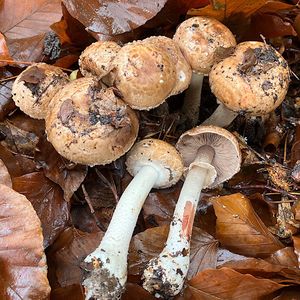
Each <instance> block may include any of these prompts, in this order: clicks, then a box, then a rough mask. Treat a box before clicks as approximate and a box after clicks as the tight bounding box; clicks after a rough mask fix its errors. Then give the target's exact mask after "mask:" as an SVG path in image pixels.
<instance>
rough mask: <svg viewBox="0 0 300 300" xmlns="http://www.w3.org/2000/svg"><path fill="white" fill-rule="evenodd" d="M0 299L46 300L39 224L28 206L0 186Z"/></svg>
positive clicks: (41, 238) (10, 191)
mask: <svg viewBox="0 0 300 300" xmlns="http://www.w3.org/2000/svg"><path fill="white" fill-rule="evenodd" d="M0 194H1V197H0V236H1V239H0V274H1V280H0V299H6V300H15V299H47V298H48V295H49V293H50V286H49V283H48V279H47V266H46V257H45V254H44V250H43V236H42V228H41V222H40V220H39V218H38V217H37V215H36V212H35V211H34V209H33V207H32V205H31V204H30V202H29V201H28V200H27V199H26V198H25V197H24V196H23V195H21V194H19V193H17V192H15V191H14V190H12V189H11V188H9V187H7V186H5V185H2V184H1V185H0Z"/></svg>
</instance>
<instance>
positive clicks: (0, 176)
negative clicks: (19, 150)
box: [0, 159, 12, 188]
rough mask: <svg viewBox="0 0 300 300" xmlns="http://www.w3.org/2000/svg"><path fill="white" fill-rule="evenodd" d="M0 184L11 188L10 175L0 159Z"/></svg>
mask: <svg viewBox="0 0 300 300" xmlns="http://www.w3.org/2000/svg"><path fill="white" fill-rule="evenodd" d="M0 184H1V185H2V184H3V185H6V186H8V187H10V188H11V187H12V182H11V178H10V175H9V173H8V170H7V168H6V166H5V164H4V162H3V160H2V159H0Z"/></svg>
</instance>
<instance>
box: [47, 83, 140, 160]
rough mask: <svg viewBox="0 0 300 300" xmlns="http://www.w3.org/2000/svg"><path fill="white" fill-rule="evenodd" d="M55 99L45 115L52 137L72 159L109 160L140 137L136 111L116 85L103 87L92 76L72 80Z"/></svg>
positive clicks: (121, 152) (125, 150) (120, 153)
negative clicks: (121, 97)
mask: <svg viewBox="0 0 300 300" xmlns="http://www.w3.org/2000/svg"><path fill="white" fill-rule="evenodd" d="M53 103H54V106H53V108H52V110H51V111H50V112H49V114H48V115H47V117H46V119H45V121H46V133H47V136H48V140H49V141H50V142H51V143H52V145H53V146H54V148H55V149H56V150H57V152H58V153H60V154H61V155H62V156H64V157H66V158H67V159H69V160H71V161H74V162H76V163H80V164H86V165H98V164H99V165H104V164H108V163H110V162H112V161H114V160H116V159H117V158H119V157H120V156H122V155H123V154H125V153H126V152H127V151H128V150H129V149H130V148H131V146H132V145H133V143H134V141H135V139H136V137H137V133H138V127H139V126H138V119H137V117H136V115H135V112H134V111H133V110H132V109H131V108H130V107H128V106H127V105H126V104H125V103H124V102H123V101H122V100H121V99H119V98H118V97H117V96H116V95H115V93H114V89H113V88H101V87H100V86H99V84H98V83H97V82H96V81H94V80H93V79H92V78H80V79H77V80H74V81H72V82H70V83H69V84H68V85H66V86H65V87H64V88H63V89H62V90H61V91H60V92H58V93H57V94H56V96H55V98H54V99H53Z"/></svg>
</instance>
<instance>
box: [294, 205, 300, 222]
mask: <svg viewBox="0 0 300 300" xmlns="http://www.w3.org/2000/svg"><path fill="white" fill-rule="evenodd" d="M293 210H294V211H295V219H296V220H297V221H300V201H297V202H296V203H295V205H294V207H293Z"/></svg>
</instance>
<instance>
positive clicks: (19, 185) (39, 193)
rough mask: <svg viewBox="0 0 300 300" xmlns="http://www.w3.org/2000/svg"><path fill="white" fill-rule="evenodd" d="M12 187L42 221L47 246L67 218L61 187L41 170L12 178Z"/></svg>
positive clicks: (67, 208) (65, 222)
mask: <svg viewBox="0 0 300 300" xmlns="http://www.w3.org/2000/svg"><path fill="white" fill-rule="evenodd" d="M13 188H14V189H15V190H16V191H18V192H19V193H21V194H23V195H24V196H26V197H27V198H28V200H29V201H30V202H31V203H32V205H33V207H34V209H35V210H36V212H37V215H38V216H39V218H40V220H41V222H42V228H43V235H44V246H45V248H46V247H48V246H49V245H51V244H52V243H53V241H54V240H55V239H56V238H57V236H58V235H59V233H60V232H62V230H64V229H65V227H66V226H67V222H68V220H69V205H68V203H67V202H66V201H65V200H64V198H63V192H62V190H61V188H60V187H59V186H58V185H57V184H55V183H54V182H52V181H51V180H49V179H48V178H47V177H45V175H44V173H43V172H34V173H29V174H26V175H23V176H20V177H15V178H13Z"/></svg>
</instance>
